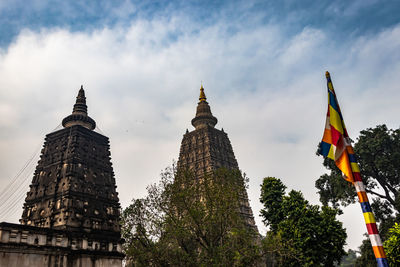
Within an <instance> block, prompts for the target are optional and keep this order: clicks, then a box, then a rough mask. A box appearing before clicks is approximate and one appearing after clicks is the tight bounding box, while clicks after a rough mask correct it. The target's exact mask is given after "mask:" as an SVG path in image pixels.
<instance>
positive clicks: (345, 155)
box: [320, 72, 360, 182]
mask: <svg viewBox="0 0 400 267" xmlns="http://www.w3.org/2000/svg"><path fill="white" fill-rule="evenodd" d="M326 79H327V83H328V112H327V115H326V123H325V131H324V137H323V138H322V142H321V143H320V153H321V154H322V155H323V156H324V157H328V158H330V159H333V160H334V161H335V164H336V166H337V167H338V168H339V169H340V170H341V171H342V172H343V174H344V178H345V179H346V180H347V181H349V182H354V181H357V180H359V179H360V170H359V168H358V164H357V162H356V159H355V156H354V151H353V148H352V147H351V143H350V138H349V135H348V134H347V131H346V126H345V125H344V121H343V116H342V112H341V111H340V107H339V103H338V101H337V98H336V94H335V90H334V89H333V85H332V81H331V77H330V75H329V72H326Z"/></svg>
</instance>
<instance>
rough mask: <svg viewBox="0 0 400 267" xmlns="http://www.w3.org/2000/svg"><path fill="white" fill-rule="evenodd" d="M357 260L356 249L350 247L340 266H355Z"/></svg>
mask: <svg viewBox="0 0 400 267" xmlns="http://www.w3.org/2000/svg"><path fill="white" fill-rule="evenodd" d="M356 260H357V254H356V252H355V251H354V250H352V249H349V251H348V252H347V255H346V256H344V257H343V258H342V261H341V263H340V265H339V266H340V267H354V266H355V264H356Z"/></svg>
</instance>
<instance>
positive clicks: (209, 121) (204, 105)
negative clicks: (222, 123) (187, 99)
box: [192, 85, 218, 129]
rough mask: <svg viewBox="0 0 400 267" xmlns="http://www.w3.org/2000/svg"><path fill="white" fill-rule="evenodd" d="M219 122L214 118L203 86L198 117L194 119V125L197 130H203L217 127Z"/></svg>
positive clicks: (197, 111) (198, 105)
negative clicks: (208, 127) (207, 127)
mask: <svg viewBox="0 0 400 267" xmlns="http://www.w3.org/2000/svg"><path fill="white" fill-rule="evenodd" d="M217 122H218V120H217V118H216V117H214V116H213V115H212V113H211V108H210V105H209V104H208V102H207V97H206V94H205V93H204V88H203V85H201V87H200V97H199V103H198V104H197V110H196V116H195V117H194V118H193V119H192V125H193V126H194V127H195V128H196V129H201V128H204V127H206V126H211V127H215V125H216V124H217Z"/></svg>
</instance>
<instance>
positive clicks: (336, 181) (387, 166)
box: [315, 125, 400, 266]
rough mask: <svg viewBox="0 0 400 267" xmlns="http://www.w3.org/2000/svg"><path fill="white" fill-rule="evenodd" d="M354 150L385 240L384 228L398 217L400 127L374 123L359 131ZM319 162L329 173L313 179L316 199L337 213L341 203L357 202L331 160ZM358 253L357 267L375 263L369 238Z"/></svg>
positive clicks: (399, 206) (350, 186)
mask: <svg viewBox="0 0 400 267" xmlns="http://www.w3.org/2000/svg"><path fill="white" fill-rule="evenodd" d="M354 152H355V154H356V156H357V161H358V163H359V166H360V171H361V175H362V179H363V182H364V184H365V187H366V192H367V193H368V194H369V196H370V203H371V207H372V210H373V212H374V214H375V219H376V221H377V222H378V223H379V230H380V234H381V237H382V239H383V240H385V238H386V234H387V232H388V229H389V228H390V227H391V226H392V225H393V224H394V222H395V221H398V220H399V212H400V193H399V192H400V129H396V130H392V129H388V128H387V126H386V125H378V126H376V127H375V128H368V129H366V130H363V131H361V132H360V136H359V137H358V139H357V142H356V143H355V145H354ZM317 154H318V153H317ZM323 164H324V166H325V167H326V168H327V169H328V170H330V173H329V174H324V175H322V176H321V177H320V178H319V179H318V180H317V181H316V182H315V186H316V188H317V189H318V193H319V196H320V201H321V202H322V203H323V204H324V205H332V206H333V207H334V208H336V209H338V210H339V212H341V210H340V208H341V206H347V205H349V204H351V203H355V202H357V201H358V198H357V194H356V191H355V188H354V186H353V185H352V184H351V183H348V182H346V181H344V179H343V178H342V175H341V172H340V170H339V169H338V168H337V167H336V165H335V163H334V161H333V160H331V159H325V160H324V163H323ZM360 252H361V256H360V257H359V258H358V259H357V266H375V265H376V260H375V257H374V254H373V251H372V247H371V244H370V241H369V239H366V240H364V241H363V243H362V244H361V246H360Z"/></svg>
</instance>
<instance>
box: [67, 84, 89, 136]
mask: <svg viewBox="0 0 400 267" xmlns="http://www.w3.org/2000/svg"><path fill="white" fill-rule="evenodd" d="M62 125H63V126H64V127H71V126H74V125H81V126H83V127H85V128H88V129H90V130H93V129H94V128H96V122H95V121H94V120H93V119H92V118H90V117H89V116H88V112H87V105H86V97H85V91H84V90H83V85H81V88H80V89H79V92H78V96H77V97H76V102H75V105H74V108H73V110H72V114H71V115H69V116H67V117H65V118H64V119H63V121H62Z"/></svg>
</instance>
